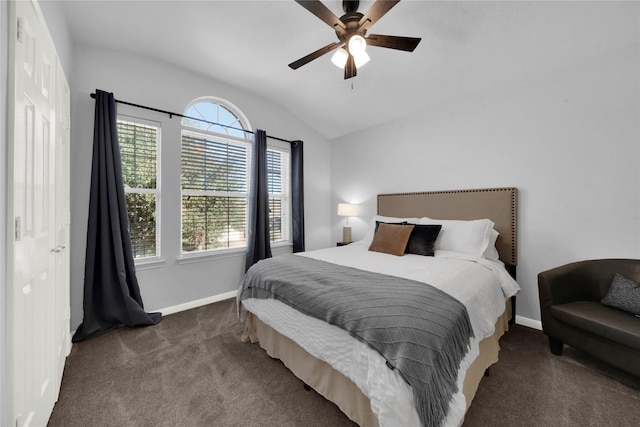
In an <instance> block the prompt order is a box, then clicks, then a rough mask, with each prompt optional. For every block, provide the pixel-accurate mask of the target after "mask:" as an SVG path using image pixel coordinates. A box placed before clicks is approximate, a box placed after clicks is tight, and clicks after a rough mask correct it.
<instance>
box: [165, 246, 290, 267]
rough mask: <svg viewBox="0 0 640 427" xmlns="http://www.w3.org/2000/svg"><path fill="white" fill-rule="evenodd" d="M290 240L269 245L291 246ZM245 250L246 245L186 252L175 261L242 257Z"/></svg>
mask: <svg viewBox="0 0 640 427" xmlns="http://www.w3.org/2000/svg"><path fill="white" fill-rule="evenodd" d="M292 246H293V243H291V242H279V243H274V244H272V245H271V248H272V249H276V250H280V249H282V248H287V247H292ZM246 252H247V248H246V247H241V248H228V249H218V250H215V251H207V252H196V253H186V254H182V255H180V256H178V258H176V262H177V263H178V264H192V263H194V262H206V261H211V260H215V259H225V258H237V257H244V256H245V254H246Z"/></svg>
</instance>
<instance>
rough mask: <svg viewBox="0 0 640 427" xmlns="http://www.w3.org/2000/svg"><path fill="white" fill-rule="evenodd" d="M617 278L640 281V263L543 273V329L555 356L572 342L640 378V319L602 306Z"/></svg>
mask: <svg viewBox="0 0 640 427" xmlns="http://www.w3.org/2000/svg"><path fill="white" fill-rule="evenodd" d="M616 273H620V274H622V275H623V276H625V277H627V278H629V279H631V280H633V281H635V282H640V260H632V259H600V260H590V261H581V262H576V263H572V264H567V265H564V266H561V267H557V268H553V269H551V270H547V271H544V272H542V273H540V274H538V290H539V293H540V311H541V314H542V330H543V331H544V333H545V334H546V335H548V336H549V345H550V347H551V352H552V353H553V354H556V355H561V354H562V348H563V345H564V344H565V343H566V344H568V345H570V346H572V347H575V348H577V349H579V350H582V351H585V352H587V353H590V354H591V355H592V356H594V357H597V358H599V359H601V360H603V361H605V362H608V363H610V364H612V365H614V366H616V367H618V368H620V369H623V370H625V371H627V372H629V373H631V374H633V375H636V376H640V318H639V317H637V316H635V315H634V314H632V313H628V312H626V311H621V310H617V309H615V308H611V307H608V306H606V305H603V304H601V303H600V300H601V299H602V298H603V297H604V296H605V295H606V294H607V291H608V289H609V286H610V285H611V282H612V280H613V277H614V276H615V274H616Z"/></svg>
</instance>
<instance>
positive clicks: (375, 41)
mask: <svg viewBox="0 0 640 427" xmlns="http://www.w3.org/2000/svg"><path fill="white" fill-rule="evenodd" d="M399 2H400V0H393V1H388V0H377V1H376V2H375V3H374V4H373V6H371V8H370V9H369V10H368V11H367V13H365V14H362V13H360V12H358V6H359V5H360V2H359V1H358V0H351V1H349V0H344V1H343V2H342V9H343V10H344V12H345V14H344V15H342V16H341V17H340V18H338V17H337V16H336V15H334V14H333V12H331V11H330V10H329V9H328V8H327V7H326V6H325V5H324V4H322V3H321V2H320V1H319V0H296V3H298V4H300V6H302V7H304V8H305V9H307V10H308V11H309V12H311V13H313V14H314V15H315V16H317V17H318V18H320V19H321V20H322V21H323V22H324V23H326V24H327V25H329V26H330V27H331V28H333V29H334V31H335V32H336V35H337V36H338V39H339V41H337V42H334V43H330V44H328V45H326V46H325V47H322V48H320V49H318V50H316V51H315V52H313V53H310V54H309V55H307V56H304V57H302V58H300V59H298V60H297V61H294V62H292V63H291V64H289V67H290V68H292V69H294V70H296V69H298V68H300V67H302V66H303V65H305V64H307V63H309V62H311V61H313V60H314V59H317V58H319V57H321V56H322V55H324V54H326V53H329V52H331V51H332V50H334V49H336V48H338V47H340V49H339V50H338V51H337V52H336V53H335V54H334V55H333V57H332V58H331V61H332V62H333V63H334V64H336V65H337V66H338V67H340V68H344V78H345V79H350V78H352V77H355V76H356V75H357V69H358V67H361V66H362V65H364V64H366V63H367V62H368V61H369V55H367V53H366V52H365V50H366V47H367V46H378V47H386V48H388V49H397V50H404V51H407V52H413V50H414V49H415V48H416V46H418V43H420V40H421V39H419V38H415V37H399V36H384V35H380V34H369V36H368V37H366V38H365V35H366V34H367V30H368V29H369V28H371V26H372V25H373V24H375V23H376V22H377V21H378V20H379V19H380V18H382V17H383V16H384V15H385V14H386V13H387V12H388V11H389V10H390V9H391V8H392V7H393V6H395V5H396V4H397V3H399Z"/></svg>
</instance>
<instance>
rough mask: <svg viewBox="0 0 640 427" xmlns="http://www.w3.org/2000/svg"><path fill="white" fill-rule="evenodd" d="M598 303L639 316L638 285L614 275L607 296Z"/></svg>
mask: <svg viewBox="0 0 640 427" xmlns="http://www.w3.org/2000/svg"><path fill="white" fill-rule="evenodd" d="M600 302H601V303H602V304H604V305H608V306H609V307H613V308H617V309H619V310H624V311H628V312H629V313H633V314H635V315H636V316H640V283H636V282H634V281H633V280H631V279H629V278H627V277H624V276H623V275H622V274H619V273H616V275H615V276H614V277H613V281H612V282H611V286H610V287H609V291H608V292H607V295H605V296H604V298H602V300H601V301H600Z"/></svg>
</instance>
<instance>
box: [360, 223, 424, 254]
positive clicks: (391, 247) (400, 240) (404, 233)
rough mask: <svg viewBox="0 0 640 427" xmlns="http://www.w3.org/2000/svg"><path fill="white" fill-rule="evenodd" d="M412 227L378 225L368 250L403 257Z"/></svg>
mask: <svg viewBox="0 0 640 427" xmlns="http://www.w3.org/2000/svg"><path fill="white" fill-rule="evenodd" d="M414 227H415V226H414V225H413V224H408V225H399V224H387V223H384V222H382V223H380V226H379V227H378V231H376V234H375V235H374V236H373V241H372V242H371V245H370V246H369V250H370V251H373V252H383V253H385V254H391V255H397V256H402V255H404V249H405V248H406V247H407V242H408V241H409V237H410V236H411V232H412V231H413V228H414Z"/></svg>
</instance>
